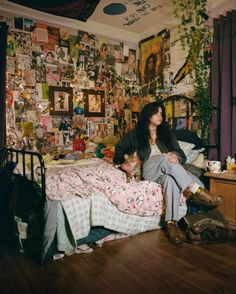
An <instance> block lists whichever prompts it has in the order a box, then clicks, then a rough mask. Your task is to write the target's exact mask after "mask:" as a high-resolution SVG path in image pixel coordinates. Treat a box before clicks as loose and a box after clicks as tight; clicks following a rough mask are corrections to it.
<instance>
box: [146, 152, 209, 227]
mask: <svg viewBox="0 0 236 294" xmlns="http://www.w3.org/2000/svg"><path fill="white" fill-rule="evenodd" d="M143 178H144V179H145V180H147V181H152V182H157V183H159V184H160V185H162V188H163V192H164V197H165V204H166V213H165V220H166V221H169V220H179V204H180V197H181V192H182V191H184V190H185V189H186V188H187V186H188V185H189V184H190V182H196V183H198V184H199V185H200V186H201V187H203V186H204V185H203V183H202V182H201V181H200V180H199V179H198V178H197V177H195V176H194V175H193V174H191V173H190V172H188V171H186V170H185V169H184V167H183V166H182V165H181V164H175V163H171V162H169V160H168V158H167V154H161V155H156V156H152V157H150V158H149V159H148V160H147V161H145V162H144V164H143Z"/></svg>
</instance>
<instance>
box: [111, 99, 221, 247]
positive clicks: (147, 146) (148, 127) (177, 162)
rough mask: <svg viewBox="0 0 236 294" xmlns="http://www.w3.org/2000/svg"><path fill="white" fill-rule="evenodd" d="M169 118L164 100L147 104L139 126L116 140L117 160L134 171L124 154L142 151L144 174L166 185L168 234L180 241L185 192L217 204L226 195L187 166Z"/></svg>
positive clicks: (122, 167)
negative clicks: (215, 191) (211, 188)
mask: <svg viewBox="0 0 236 294" xmlns="http://www.w3.org/2000/svg"><path fill="white" fill-rule="evenodd" d="M165 119H166V115H165V108H164V106H163V105H162V104H161V103H158V102H152V103H149V104H147V105H146V106H145V107H144V108H143V110H142V112H141V114H140V118H139V121H138V124H137V126H136V128H135V129H133V130H131V131H129V132H128V133H126V134H125V135H124V137H123V138H122V139H120V141H119V142H118V143H117V144H116V147H115V156H114V160H113V161H114V163H115V164H118V165H120V168H121V169H122V170H124V171H125V172H130V171H131V167H130V166H129V165H128V164H126V163H125V162H124V155H125V154H131V153H133V152H134V151H137V152H138V155H139V158H140V160H141V161H142V176H143V178H144V179H145V180H148V181H154V182H157V183H159V184H161V185H162V187H163V191H164V197H165V206H166V210H165V221H166V228H167V230H166V232H167V237H168V239H169V240H170V241H171V242H172V243H175V244H178V243H182V242H183V241H184V237H183V234H182V233H181V231H180V229H179V227H178V224H177V221H178V220H179V217H178V215H179V203H180V197H181V192H188V194H191V197H192V198H194V199H196V201H199V202H205V203H208V205H217V204H219V203H220V202H222V201H223V200H224V199H223V197H221V196H217V195H214V194H212V193H210V192H209V191H208V190H206V189H205V188H203V187H204V186H203V184H202V183H201V182H200V181H199V179H198V178H197V177H195V176H194V175H192V174H191V173H189V172H187V171H186V170H185V169H184V168H183V166H182V164H183V163H185V161H186V156H185V154H184V152H183V150H182V149H181V148H180V146H179V144H178V141H177V139H176V138H175V136H174V134H173V132H172V131H171V129H170V127H169V125H168V123H167V122H166V120H165Z"/></svg>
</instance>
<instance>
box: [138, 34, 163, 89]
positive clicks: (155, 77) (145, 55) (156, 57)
mask: <svg viewBox="0 0 236 294" xmlns="http://www.w3.org/2000/svg"><path fill="white" fill-rule="evenodd" d="M163 43H164V40H163V38H162V37H161V36H157V37H153V38H151V39H149V40H146V41H145V40H144V41H142V42H140V44H139V46H140V65H139V71H140V78H141V84H142V89H143V91H144V92H145V93H153V92H154V91H155V89H156V88H157V82H159V83H161V84H162V79H163V73H162V49H163Z"/></svg>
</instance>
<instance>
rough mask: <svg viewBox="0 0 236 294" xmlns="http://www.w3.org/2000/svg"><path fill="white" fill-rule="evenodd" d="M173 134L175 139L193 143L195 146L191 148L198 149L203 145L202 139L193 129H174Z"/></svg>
mask: <svg viewBox="0 0 236 294" xmlns="http://www.w3.org/2000/svg"><path fill="white" fill-rule="evenodd" d="M174 134H175V136H176V139H177V140H179V141H184V142H188V143H192V144H194V145H195V147H194V148H193V150H198V149H201V148H202V147H203V142H202V140H201V139H200V138H199V137H198V135H197V134H196V133H195V132H193V131H190V130H185V129H181V130H175V131H174Z"/></svg>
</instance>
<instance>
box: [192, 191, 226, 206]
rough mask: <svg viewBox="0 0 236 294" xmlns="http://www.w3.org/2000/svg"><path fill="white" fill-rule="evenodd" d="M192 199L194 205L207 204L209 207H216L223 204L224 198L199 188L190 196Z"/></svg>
mask: <svg viewBox="0 0 236 294" xmlns="http://www.w3.org/2000/svg"><path fill="white" fill-rule="evenodd" d="M192 199H193V200H194V202H196V203H200V204H207V205H211V206H216V205H218V204H220V203H222V202H224V198H223V197H222V196H218V195H216V194H214V193H211V192H209V191H208V190H207V189H205V188H201V187H200V188H198V190H197V192H196V193H194V194H192Z"/></svg>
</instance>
